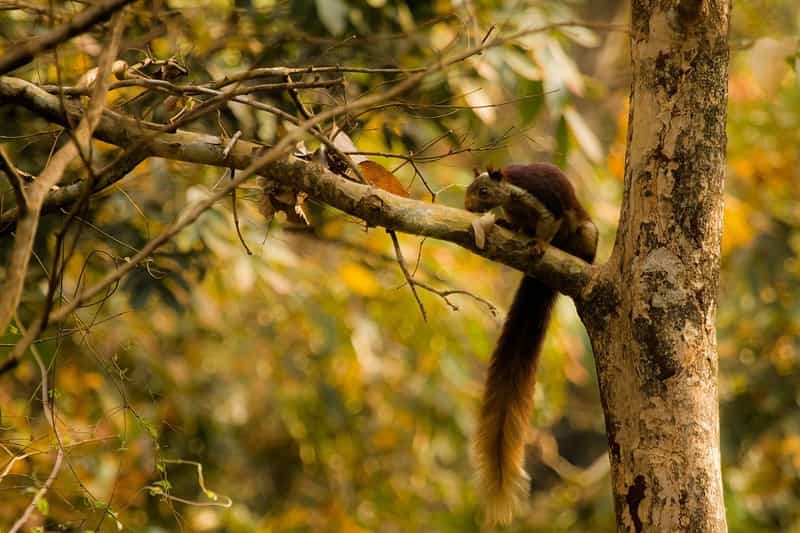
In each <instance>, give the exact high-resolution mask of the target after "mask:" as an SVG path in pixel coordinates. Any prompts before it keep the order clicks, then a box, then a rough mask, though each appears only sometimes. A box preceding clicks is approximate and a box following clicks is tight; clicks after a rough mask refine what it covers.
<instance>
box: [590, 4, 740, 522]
mask: <svg viewBox="0 0 800 533" xmlns="http://www.w3.org/2000/svg"><path fill="white" fill-rule="evenodd" d="M729 15H730V4H729V2H728V1H727V0H703V1H700V0H682V1H678V2H655V1H653V0H635V1H634V2H633V6H632V27H631V29H632V36H631V55H632V62H633V73H634V76H633V86H632V92H631V102H630V114H629V122H628V128H629V129H628V147H627V160H626V165H625V189H624V198H623V205H622V214H621V218H620V224H619V229H618V233H617V240H616V243H615V245H614V251H613V253H612V257H611V259H610V260H609V262H608V263H607V264H606V265H605V266H604V267H602V269H601V271H600V272H599V275H598V276H596V277H595V281H594V282H593V283H592V284H591V285H590V287H589V288H588V289H587V290H586V292H585V293H584V295H585V298H584V299H583V300H582V301H580V302H578V304H579V305H578V306H579V311H580V313H581V317H582V318H583V320H584V322H585V324H586V326H587V329H588V331H589V335H590V337H591V339H592V345H593V348H594V353H595V358H596V361H597V373H598V376H599V382H600V394H601V398H602V402H603V409H604V411H605V419H606V430H607V433H608V442H609V454H610V458H611V475H612V485H613V494H614V500H615V507H616V514H617V527H618V529H619V530H620V531H636V532H639V531H658V532H664V531H669V532H675V531H691V532H701V531H714V532H717V531H725V530H726V529H727V526H726V521H725V508H724V503H723V498H722V478H721V471H720V452H719V410H718V405H717V345H716V332H715V326H714V321H715V315H716V307H717V287H718V280H719V259H720V239H721V234H722V206H723V196H722V193H723V184H724V176H725V143H726V137H725V106H726V100H727V69H728V43H727V36H728V22H729Z"/></svg>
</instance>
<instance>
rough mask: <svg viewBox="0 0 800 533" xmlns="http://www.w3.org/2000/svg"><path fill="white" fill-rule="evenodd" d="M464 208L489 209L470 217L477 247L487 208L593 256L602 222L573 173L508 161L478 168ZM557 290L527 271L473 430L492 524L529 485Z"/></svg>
mask: <svg viewBox="0 0 800 533" xmlns="http://www.w3.org/2000/svg"><path fill="white" fill-rule="evenodd" d="M476 174H477V172H476ZM464 207H466V209H467V210H469V211H472V212H478V213H485V214H484V215H483V216H482V217H480V218H479V219H476V221H475V222H474V223H473V229H474V232H475V242H476V244H477V246H478V247H479V248H482V247H483V245H484V238H485V236H484V233H485V232H486V231H487V230H488V229H490V228H491V226H492V224H494V223H495V216H494V215H493V214H492V213H491V212H490V210H493V209H496V208H501V210H502V216H503V218H504V219H505V220H504V221H503V225H505V226H508V227H509V229H512V230H515V231H519V232H521V233H524V234H525V235H528V236H531V237H535V238H537V239H540V240H542V241H545V242H549V243H550V244H551V245H553V246H555V247H557V248H560V249H561V250H563V251H565V252H567V253H570V254H572V255H575V256H577V257H580V258H581V259H583V260H585V261H587V262H589V263H591V262H593V261H594V256H595V251H596V249H597V228H596V226H595V225H594V223H593V222H592V221H591V219H590V218H589V215H588V214H587V213H586V210H585V209H584V208H583V207H582V206H581V204H580V203H579V202H578V199H577V197H576V196H575V190H574V189H573V187H572V184H571V183H570V181H569V179H568V178H567V177H566V176H565V175H564V173H563V172H561V170H560V169H559V168H558V167H556V166H554V165H551V164H548V163H533V164H529V165H509V166H506V167H504V168H502V169H500V170H492V169H489V170H488V171H486V172H483V173H481V174H478V175H477V176H476V177H475V179H474V181H473V182H472V183H471V184H470V185H469V187H468V188H467V192H466V196H465V197H464ZM556 296H557V293H556V291H555V290H553V289H551V288H550V287H548V286H547V285H545V284H543V283H541V282H540V281H538V280H536V279H535V278H532V277H530V276H524V277H523V278H522V281H521V282H520V284H519V287H518V288H517V292H516V295H515V296H514V302H513V303H512V304H511V309H509V311H508V316H507V317H506V321H505V323H504V324H503V331H502V333H501V334H500V338H499V339H498V340H497V345H496V346H495V349H494V352H493V353H492V358H491V363H490V366H489V373H488V376H487V378H486V386H485V390H484V396H483V403H482V406H481V411H480V416H479V421H478V429H477V435H476V437H475V455H476V460H477V467H478V475H479V482H480V485H481V488H482V490H483V491H484V497H485V498H486V502H485V509H486V520H487V521H488V522H489V523H507V522H510V521H511V517H512V514H513V511H514V508H515V507H516V505H517V503H518V500H519V498H520V496H521V495H522V494H524V493H525V492H526V488H527V487H526V483H527V482H528V480H529V478H528V475H527V474H526V472H525V469H524V460H525V440H526V432H527V428H528V420H529V416H530V412H531V409H532V407H533V392H534V384H535V375H536V364H537V361H538V359H539V352H540V351H541V348H542V341H543V340H544V335H545V331H546V329H547V323H548V321H549V318H550V313H551V311H552V308H553V304H554V303H555V299H556Z"/></svg>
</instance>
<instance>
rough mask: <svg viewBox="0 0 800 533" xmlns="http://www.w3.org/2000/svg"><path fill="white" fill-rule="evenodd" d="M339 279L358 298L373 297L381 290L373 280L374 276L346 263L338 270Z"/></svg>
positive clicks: (358, 266) (359, 266) (352, 264)
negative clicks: (358, 296)
mask: <svg viewBox="0 0 800 533" xmlns="http://www.w3.org/2000/svg"><path fill="white" fill-rule="evenodd" d="M339 278H341V280H342V281H343V282H344V284H345V285H346V286H347V288H348V289H350V290H351V291H353V292H354V293H356V294H358V295H360V296H375V295H376V294H378V293H379V292H380V290H381V286H380V284H379V283H378V281H377V280H376V279H375V275H374V274H373V273H372V272H371V271H369V270H367V269H366V268H364V267H362V266H361V265H357V264H355V263H348V264H346V265H343V266H342V267H341V268H340V269H339Z"/></svg>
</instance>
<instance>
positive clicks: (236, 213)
mask: <svg viewBox="0 0 800 533" xmlns="http://www.w3.org/2000/svg"><path fill="white" fill-rule="evenodd" d="M229 170H230V173H231V179H234V178H235V177H236V169H234V168H233V167H231V168H230V169H229ZM231 211H233V225H234V226H235V227H236V235H238V236H239V242H240V243H242V246H243V247H244V251H245V252H247V255H253V252H251V251H250V248H249V247H248V246H247V243H246V242H244V235H242V230H241V229H240V228H239V211H238V210H237V209H236V187H234V188H233V189H231Z"/></svg>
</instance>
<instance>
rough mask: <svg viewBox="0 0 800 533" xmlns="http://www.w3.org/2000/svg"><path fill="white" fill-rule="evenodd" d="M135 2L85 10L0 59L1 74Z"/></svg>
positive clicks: (117, 0) (116, 0)
mask: <svg viewBox="0 0 800 533" xmlns="http://www.w3.org/2000/svg"><path fill="white" fill-rule="evenodd" d="M134 1H135V0H108V1H107V2H104V3H102V4H98V5H94V6H92V7H90V8H87V9H85V10H84V11H82V12H81V14H80V15H78V16H76V17H75V18H73V19H72V20H70V21H69V22H67V23H65V24H62V25H61V26H59V27H57V28H55V29H53V30H50V31H49V32H47V33H45V34H44V35H41V36H40V37H35V38H33V39H30V40H29V41H28V42H26V43H25V44H23V45H21V46H17V47H14V48H13V51H12V52H10V53H8V54H6V55H5V56H3V57H0V74H6V73H8V72H11V71H12V70H14V69H17V68H19V67H21V66H23V65H25V64H27V63H29V62H30V61H32V60H33V58H34V57H36V56H37V55H38V54H40V53H42V52H44V51H45V50H50V49H52V48H53V47H55V46H57V45H58V44H60V43H63V42H64V41H66V40H68V39H70V38H72V37H75V36H76V35H78V34H80V33H83V32H84V31H86V30H87V29H88V28H91V27H92V26H94V25H95V24H97V23H98V22H101V21H103V20H106V19H107V18H109V17H110V16H111V15H112V14H114V13H115V12H116V11H118V10H119V9H122V8H123V7H124V6H125V5H126V4H130V3H131V2H134Z"/></svg>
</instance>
